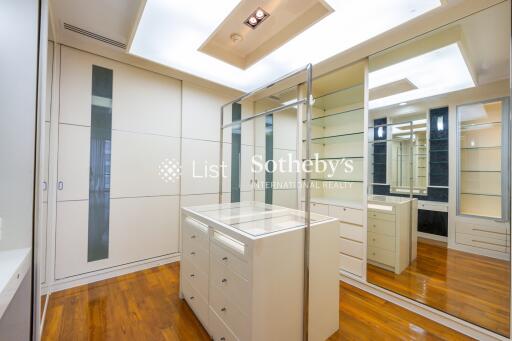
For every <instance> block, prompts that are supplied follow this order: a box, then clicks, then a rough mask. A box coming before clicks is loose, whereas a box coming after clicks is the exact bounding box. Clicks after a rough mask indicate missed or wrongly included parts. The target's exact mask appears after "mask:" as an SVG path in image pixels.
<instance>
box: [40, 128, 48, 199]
mask: <svg viewBox="0 0 512 341" xmlns="http://www.w3.org/2000/svg"><path fill="white" fill-rule="evenodd" d="M49 162H50V122H45V123H44V160H43V187H42V189H43V202H45V203H46V202H48V170H49V169H48V165H49Z"/></svg>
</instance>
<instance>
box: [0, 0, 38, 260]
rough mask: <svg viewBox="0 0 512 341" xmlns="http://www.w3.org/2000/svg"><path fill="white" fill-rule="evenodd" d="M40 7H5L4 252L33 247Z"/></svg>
mask: <svg viewBox="0 0 512 341" xmlns="http://www.w3.org/2000/svg"><path fill="white" fill-rule="evenodd" d="M38 7H39V4H38V1H34V0H20V1H10V0H1V1H0V46H2V52H1V53H0V75H1V76H0V217H1V218H2V221H3V224H2V238H1V240H0V251H1V250H6V249H14V248H21V247H28V246H31V243H32V217H33V198H34V194H33V191H34V153H35V150H34V146H35V128H36V84H37V48H38V44H37V43H38Z"/></svg>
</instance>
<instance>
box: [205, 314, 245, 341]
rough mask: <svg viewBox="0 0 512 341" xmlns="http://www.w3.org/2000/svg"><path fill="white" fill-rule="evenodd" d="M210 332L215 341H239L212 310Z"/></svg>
mask: <svg viewBox="0 0 512 341" xmlns="http://www.w3.org/2000/svg"><path fill="white" fill-rule="evenodd" d="M209 311H210V314H209V318H210V320H209V322H210V325H209V332H210V334H211V335H210V336H211V337H212V339H213V341H238V339H237V338H236V336H235V335H234V334H233V332H232V331H231V330H230V329H229V328H228V327H227V326H226V324H225V323H224V322H222V320H221V319H220V318H219V316H217V314H216V313H215V312H214V311H213V310H212V309H211V308H210V309H209Z"/></svg>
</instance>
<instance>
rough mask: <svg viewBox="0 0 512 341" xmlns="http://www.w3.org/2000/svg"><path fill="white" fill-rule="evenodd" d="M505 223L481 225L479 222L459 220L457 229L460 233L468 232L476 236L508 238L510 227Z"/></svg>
mask: <svg viewBox="0 0 512 341" xmlns="http://www.w3.org/2000/svg"><path fill="white" fill-rule="evenodd" d="M504 225H505V224H503V225H495V226H488V225H479V224H470V223H469V224H468V223H465V222H462V221H461V222H457V223H456V229H457V232H458V233H467V234H472V235H474V236H480V237H487V238H494V239H504V240H506V239H507V236H508V234H509V231H508V228H507V227H506V226H504Z"/></svg>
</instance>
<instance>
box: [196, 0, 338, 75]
mask: <svg viewBox="0 0 512 341" xmlns="http://www.w3.org/2000/svg"><path fill="white" fill-rule="evenodd" d="M258 9H261V10H262V12H261V13H265V14H266V16H265V17H264V19H265V20H262V21H261V23H259V24H258V25H257V26H255V27H254V28H253V27H251V26H249V25H248V24H246V22H247V21H248V18H251V16H252V15H253V14H254V13H256V12H257V10H258ZM333 11H334V10H333V8H332V7H331V6H329V5H328V4H327V3H326V2H325V1H323V0H286V1H279V0H267V1H251V0H242V1H241V2H240V3H239V4H238V6H236V7H235V9H234V10H233V11H232V12H231V13H230V14H229V15H228V16H227V17H226V19H225V20H224V21H223V22H222V23H221V24H220V25H219V27H217V29H216V30H215V31H214V32H213V33H212V34H211V35H210V36H209V37H208V39H207V40H206V41H205V42H204V43H203V44H202V45H201V47H200V48H199V51H201V52H204V53H206V54H208V55H210V56H212V57H215V58H217V59H220V60H222V61H224V62H226V63H229V64H231V65H234V66H236V67H238V68H241V69H246V68H248V67H249V66H251V65H253V64H254V63H256V62H257V61H259V60H260V59H262V58H263V57H265V56H267V55H268V54H269V53H271V52H272V51H274V50H275V49H277V48H279V47H280V46H282V45H283V44H284V43H286V42H287V41H289V40H290V39H292V38H293V37H295V36H297V35H298V34H300V33H301V32H303V31H305V30H306V29H307V28H308V27H310V26H311V25H313V24H314V23H316V22H318V21H319V20H321V19H323V18H325V17H326V16H328V15H329V14H331V13H332V12H333ZM254 19H257V18H256V17H255V18H254ZM255 22H257V21H256V20H255Z"/></svg>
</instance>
